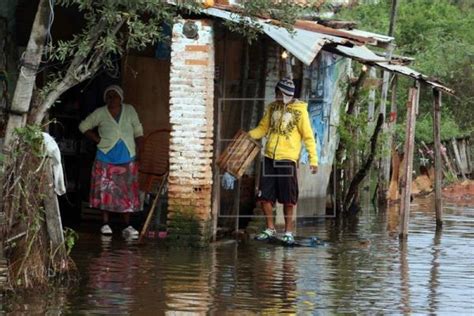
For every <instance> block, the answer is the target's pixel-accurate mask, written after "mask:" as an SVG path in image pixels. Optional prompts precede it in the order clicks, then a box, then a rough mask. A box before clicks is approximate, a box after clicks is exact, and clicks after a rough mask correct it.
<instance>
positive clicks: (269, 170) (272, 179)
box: [257, 157, 298, 205]
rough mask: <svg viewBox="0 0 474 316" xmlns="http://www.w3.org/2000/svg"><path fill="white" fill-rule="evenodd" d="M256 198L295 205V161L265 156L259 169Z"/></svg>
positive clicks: (296, 191) (296, 193)
mask: <svg viewBox="0 0 474 316" xmlns="http://www.w3.org/2000/svg"><path fill="white" fill-rule="evenodd" d="M261 170H262V171H261V176H260V188H259V191H258V196H257V199H258V200H259V201H267V202H271V203H272V204H274V203H275V202H276V201H278V202H279V203H281V204H285V205H296V202H297V201H298V178H297V175H296V163H295V162H294V161H291V160H273V159H270V158H268V157H265V159H264V160H263V165H262V169H261Z"/></svg>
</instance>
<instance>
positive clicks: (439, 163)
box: [433, 89, 443, 228]
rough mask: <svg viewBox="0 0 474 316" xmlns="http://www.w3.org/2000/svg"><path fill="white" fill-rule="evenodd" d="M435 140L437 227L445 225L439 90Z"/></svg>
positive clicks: (434, 118)
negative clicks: (442, 193) (442, 192)
mask: <svg viewBox="0 0 474 316" xmlns="http://www.w3.org/2000/svg"><path fill="white" fill-rule="evenodd" d="M433 96H434V102H433V140H434V167H435V181H434V187H435V211H436V227H437V228H440V227H441V226H442V225H443V205H442V201H441V177H442V172H443V170H442V169H443V167H442V161H441V129H440V125H441V112H440V109H441V92H440V91H439V90H437V89H434V90H433Z"/></svg>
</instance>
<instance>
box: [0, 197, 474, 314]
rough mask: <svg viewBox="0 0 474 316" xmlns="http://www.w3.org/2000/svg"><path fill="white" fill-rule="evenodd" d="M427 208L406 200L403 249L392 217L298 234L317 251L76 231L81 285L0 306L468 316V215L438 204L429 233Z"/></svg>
mask: <svg viewBox="0 0 474 316" xmlns="http://www.w3.org/2000/svg"><path fill="white" fill-rule="evenodd" d="M431 210H432V206H431V205H430V202H429V201H423V200H420V201H415V204H413V206H412V216H411V222H410V232H409V238H408V242H407V243H400V242H399V240H398V238H397V236H396V234H391V232H390V230H393V229H396V225H397V223H396V222H394V221H396V216H395V215H394V213H393V212H395V214H396V212H398V211H397V210H396V209H394V210H390V211H389V212H387V213H383V212H380V213H374V212H372V211H366V212H364V213H363V214H360V216H359V219H358V220H357V222H355V223H354V222H348V223H342V224H340V225H335V224H334V223H333V222H332V221H329V220H328V221H326V222H322V223H321V224H320V225H317V226H316V227H312V228H300V229H299V230H298V234H299V235H307V236H311V235H316V236H318V237H321V238H323V239H325V240H328V244H327V245H326V246H324V247H319V248H303V247H302V248H284V247H279V246H274V245H268V244H262V243H255V242H251V243H249V244H239V245H237V244H232V243H231V244H222V245H220V246H213V247H211V248H210V249H208V250H196V249H166V248H163V247H158V246H157V245H156V244H153V243H149V244H148V245H146V246H138V245H136V244H133V243H125V242H123V241H121V240H120V238H119V237H117V238H115V237H114V239H113V240H106V239H101V238H100V236H98V235H95V234H88V233H82V234H81V239H80V242H79V244H78V246H77V247H76V249H75V250H74V252H73V256H74V259H75V261H76V263H77V265H78V267H79V270H80V273H81V277H82V278H81V280H80V282H79V284H78V285H77V286H76V287H75V288H73V289H58V290H57V291H54V292H51V293H48V294H45V295H36V296H29V297H17V298H15V299H6V298H5V299H4V300H3V304H4V305H3V308H4V310H5V311H16V312H26V313H27V314H30V313H31V314H44V313H48V314H49V315H59V314H115V315H121V314H135V315H159V314H170V315H174V314H176V313H175V312H177V311H179V312H195V313H198V314H201V313H202V314H209V313H211V314H218V315H219V314H222V313H224V312H226V313H227V314H242V313H243V312H246V313H247V314H254V313H265V314H280V313H299V314H335V313H337V314H339V313H341V314H342V313H357V314H365V313H370V314H374V313H377V314H379V313H382V314H385V313H390V314H392V313H397V314H399V313H421V314H429V313H449V314H454V313H464V314H469V313H474V306H473V304H474V268H473V267H474V264H473V263H474V255H473V249H474V229H473V228H474V209H473V207H456V206H452V205H447V206H446V207H445V210H444V211H445V217H444V228H443V231H442V232H441V233H437V234H435V225H434V224H435V220H434V214H433V211H431ZM387 227H388V229H387ZM178 314H179V313H178Z"/></svg>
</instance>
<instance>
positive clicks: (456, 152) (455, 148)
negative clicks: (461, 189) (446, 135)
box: [451, 137, 467, 180]
mask: <svg viewBox="0 0 474 316" xmlns="http://www.w3.org/2000/svg"><path fill="white" fill-rule="evenodd" d="M451 145H452V146H453V151H454V157H455V158H456V165H457V166H458V169H459V172H460V173H461V176H462V179H463V180H467V178H466V174H465V173H464V168H463V164H462V161H461V155H460V154H459V148H458V144H457V142H456V139H454V137H453V138H452V139H451Z"/></svg>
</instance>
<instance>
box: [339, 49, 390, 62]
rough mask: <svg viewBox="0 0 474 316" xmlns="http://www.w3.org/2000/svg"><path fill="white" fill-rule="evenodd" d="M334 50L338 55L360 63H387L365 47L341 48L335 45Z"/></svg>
mask: <svg viewBox="0 0 474 316" xmlns="http://www.w3.org/2000/svg"><path fill="white" fill-rule="evenodd" d="M334 50H336V51H337V52H338V53H340V54H342V55H344V56H346V57H349V58H352V59H356V60H358V61H361V62H384V61H387V59H385V58H384V57H381V56H378V55H377V54H375V53H374V52H373V51H371V50H370V49H368V48H367V47H365V46H353V47H348V46H342V45H337V46H336V47H335V48H334Z"/></svg>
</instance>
